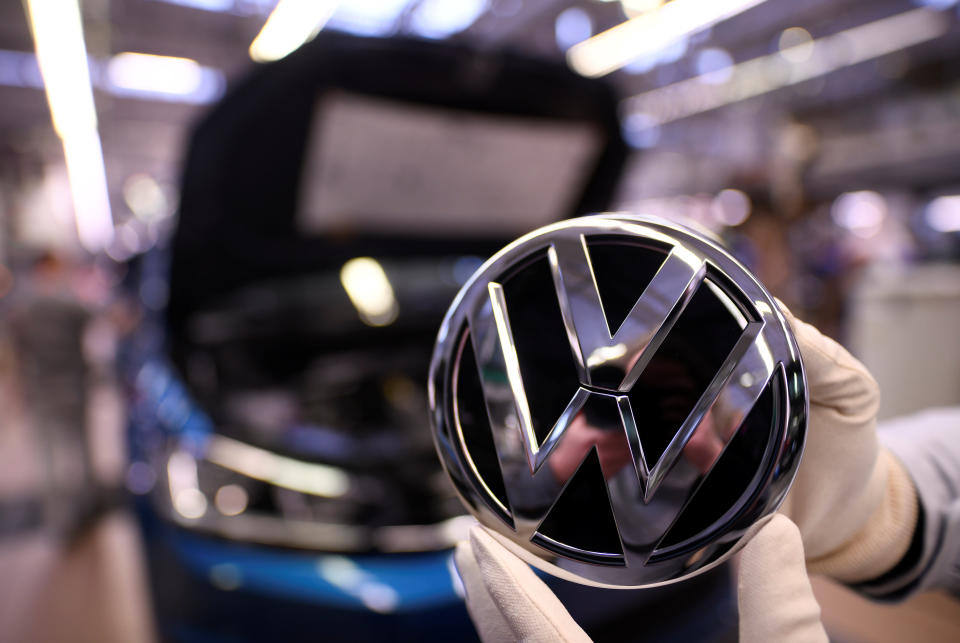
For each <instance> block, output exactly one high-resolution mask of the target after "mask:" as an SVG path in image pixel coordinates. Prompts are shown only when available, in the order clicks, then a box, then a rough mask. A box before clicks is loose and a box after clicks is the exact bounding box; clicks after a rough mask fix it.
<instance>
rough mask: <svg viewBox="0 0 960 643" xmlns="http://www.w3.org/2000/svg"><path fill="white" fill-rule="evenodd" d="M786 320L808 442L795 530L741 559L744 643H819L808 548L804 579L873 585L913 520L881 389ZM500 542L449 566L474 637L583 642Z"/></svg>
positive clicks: (767, 536)
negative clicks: (881, 411)
mask: <svg viewBox="0 0 960 643" xmlns="http://www.w3.org/2000/svg"><path fill="white" fill-rule="evenodd" d="M783 310H784V314H785V315H786V317H787V319H788V321H789V323H790V324H791V326H792V328H793V331H794V334H795V335H796V338H797V343H798V345H799V347H800V354H801V356H802V358H803V360H804V366H805V368H806V373H807V384H808V394H809V396H810V416H809V420H808V433H807V442H806V448H805V452H804V455H803V461H802V463H801V466H800V469H799V471H798V474H797V478H796V480H795V481H794V485H793V487H792V489H791V491H790V493H789V494H788V496H787V498H786V500H785V502H784V505H783V507H782V508H781V511H782V512H783V513H784V514H786V515H787V516H789V517H790V518H792V519H793V520H794V521H795V522H796V525H794V524H793V523H791V521H790V520H788V519H786V518H784V517H783V516H775V517H774V518H773V519H772V520H770V521H769V522H768V523H767V524H766V525H765V526H764V527H763V528H762V529H760V530H759V531H758V533H757V534H756V535H755V536H754V537H753V539H752V540H751V541H750V542H748V543H747V545H746V546H745V547H744V550H743V555H742V561H741V565H742V567H741V571H740V582H739V592H738V597H739V605H740V634H741V640H743V641H754V640H765V641H766V640H788V641H790V640H796V641H801V640H803V641H806V640H826V635H825V633H824V631H823V628H822V626H821V625H820V622H819V607H818V606H817V604H816V601H815V599H814V598H813V595H812V593H811V591H810V586H809V580H808V579H807V575H806V570H805V569H804V548H806V554H807V562H808V565H809V568H810V569H811V571H816V572H819V573H825V574H828V575H830V576H833V577H834V578H836V579H838V580H842V581H846V582H858V581H862V580H869V579H872V578H876V577H878V576H881V575H882V574H883V573H884V572H886V571H888V570H889V569H891V568H892V567H894V566H895V565H896V563H897V562H898V561H899V560H900V559H901V558H902V557H903V555H904V554H905V553H906V551H907V549H908V548H909V546H910V542H911V539H912V538H913V533H914V530H915V528H916V522H917V515H918V509H917V506H918V505H917V495H916V490H915V489H914V487H913V484H912V482H911V480H910V477H909V475H908V474H907V473H906V471H905V470H904V468H903V466H902V465H901V464H900V463H899V462H898V461H897V460H896V459H895V458H894V457H893V456H891V455H890V454H889V453H888V452H887V451H885V450H883V449H881V448H880V447H879V446H878V442H877V436H876V413H877V407H878V401H879V392H878V390H877V384H876V382H875V381H874V379H873V378H872V377H871V376H870V374H869V373H868V372H867V370H866V368H865V367H864V366H863V365H862V364H861V363H860V362H858V361H857V360H856V359H854V358H853V357H852V356H851V355H850V354H849V353H848V352H847V351H846V350H845V349H844V348H843V347H841V346H840V345H839V344H837V343H836V342H834V341H833V340H831V339H829V338H827V337H825V336H823V335H822V334H821V333H820V332H819V331H818V330H817V329H816V328H814V327H813V326H810V325H809V324H806V323H804V322H801V321H799V320H797V319H796V318H794V317H793V316H792V315H791V314H790V312H789V311H788V310H786V308H783ZM495 538H496V536H492V535H491V534H489V533H487V532H486V531H484V530H482V529H480V528H477V529H475V530H474V531H473V532H472V534H471V539H470V543H469V545H467V544H466V543H461V545H460V546H459V547H458V548H457V555H456V556H457V565H458V569H460V572H461V575H462V576H463V579H464V584H465V586H466V590H467V605H468V608H469V610H470V613H471V616H472V617H473V620H474V623H475V624H476V625H477V627H478V631H479V632H480V634H481V637H482V638H483V639H484V640H485V641H503V640H526V641H540V640H543V641H546V640H566V641H583V640H589V639H588V638H587V637H586V634H585V633H584V632H583V630H582V629H580V627H579V626H577V624H576V623H575V622H574V621H573V619H572V618H571V617H570V616H569V614H568V613H567V611H566V610H565V609H564V607H563V605H562V604H561V603H560V601H559V600H558V599H557V598H556V597H555V596H554V595H553V594H552V592H550V590H549V589H548V588H547V587H546V585H545V584H543V582H542V581H540V580H539V579H538V578H537V577H536V575H535V574H533V573H532V572H531V571H530V569H529V568H528V567H527V565H526V564H525V563H523V562H522V561H520V560H519V559H517V558H516V557H514V556H513V554H511V553H509V552H508V551H506V550H505V549H504V548H503V547H502V546H501V545H500V544H498V543H497V542H496V540H495ZM801 539H802V541H801Z"/></svg>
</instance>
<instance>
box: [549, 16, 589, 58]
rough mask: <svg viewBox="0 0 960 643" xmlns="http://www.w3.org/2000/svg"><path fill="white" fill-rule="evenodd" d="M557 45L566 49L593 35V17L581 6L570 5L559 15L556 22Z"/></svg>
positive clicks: (561, 48) (562, 49)
mask: <svg viewBox="0 0 960 643" xmlns="http://www.w3.org/2000/svg"><path fill="white" fill-rule="evenodd" d="M554 35H555V37H556V39H557V47H559V48H560V50H561V51H566V50H567V49H569V48H570V47H572V46H574V45H575V44H577V43H578V42H583V41H584V40H586V39H587V38H589V37H590V36H592V35H593V19H591V18H590V14H589V13H587V12H586V11H585V10H583V9H581V8H580V7H569V8H567V9H564V10H563V11H561V12H560V13H559V14H558V15H557V19H556V21H555V22H554Z"/></svg>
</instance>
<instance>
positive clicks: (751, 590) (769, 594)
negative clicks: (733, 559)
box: [737, 514, 828, 643]
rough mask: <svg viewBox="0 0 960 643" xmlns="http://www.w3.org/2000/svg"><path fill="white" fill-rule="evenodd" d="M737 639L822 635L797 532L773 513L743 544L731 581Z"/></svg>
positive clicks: (800, 639)
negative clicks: (735, 579) (734, 593)
mask: <svg viewBox="0 0 960 643" xmlns="http://www.w3.org/2000/svg"><path fill="white" fill-rule="evenodd" d="M737 602H738V604H739V609H740V642H741V643H754V642H756V641H763V642H766V641H779V642H781V643H810V642H816V641H827V640H828V639H827V633H826V631H825V630H824V629H823V624H822V623H821V622H820V606H819V605H818V604H817V600H816V598H814V596H813V590H812V589H811V587H810V579H809V577H808V576H807V570H806V567H805V565H804V558H803V543H802V542H801V541H800V532H799V530H798V529H797V527H796V525H794V524H793V523H792V522H790V519H789V518H787V517H786V516H783V515H781V514H776V515H774V516H773V518H772V519H771V520H770V522H768V523H767V524H766V525H765V526H764V527H763V528H762V529H760V531H758V532H757V534H756V535H754V537H753V538H752V539H751V540H750V542H748V543H747V545H746V546H745V547H744V548H743V553H742V555H741V557H740V577H739V582H738V586H737Z"/></svg>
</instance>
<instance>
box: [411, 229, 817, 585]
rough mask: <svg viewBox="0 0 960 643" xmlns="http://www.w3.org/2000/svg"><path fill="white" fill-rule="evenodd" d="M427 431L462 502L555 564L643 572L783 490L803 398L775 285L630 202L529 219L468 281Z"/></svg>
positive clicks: (732, 527)
mask: <svg viewBox="0 0 960 643" xmlns="http://www.w3.org/2000/svg"><path fill="white" fill-rule="evenodd" d="M430 407H431V420H432V424H433V430H434V438H435V442H436V445H437V450H438V452H439V454H440V459H441V461H442V462H443V465H444V469H445V470H446V472H447V474H448V476H449V477H450V479H451V480H452V481H453V483H454V486H455V487H456V489H457V492H458V493H459V495H460V497H461V499H462V500H463V502H464V504H465V505H466V506H467V507H468V508H469V510H470V512H471V513H472V514H473V515H474V516H475V517H476V518H477V519H478V520H479V521H480V522H481V523H482V524H484V525H485V526H486V527H488V528H489V529H490V530H491V531H493V532H494V533H495V535H497V536H498V538H499V540H501V541H502V542H503V543H504V544H505V545H506V546H508V547H509V548H510V549H511V550H513V551H514V552H515V553H517V554H518V555H519V556H521V557H522V558H523V559H524V560H526V561H527V562H529V563H532V564H534V565H536V566H538V567H540V568H542V569H544V570H546V571H548V572H550V573H552V574H555V575H557V576H560V577H563V578H566V579H568V580H574V581H577V582H580V583H585V584H590V585H597V586H603V587H648V586H652V585H658V584H663V583H668V582H673V581H677V580H680V579H683V578H686V577H688V576H691V575H693V574H696V573H699V572H702V571H704V570H706V569H709V568H711V567H713V566H715V565H717V564H719V563H720V562H721V561H723V560H725V559H726V558H727V557H729V556H730V555H731V554H732V553H733V552H735V551H736V550H737V549H738V548H739V546H740V545H741V544H742V543H743V540H744V536H745V535H746V534H747V533H748V531H749V530H750V528H751V527H752V526H753V525H755V524H757V523H758V522H760V521H762V520H763V519H765V518H766V517H768V516H769V515H770V514H772V513H773V512H774V511H775V510H776V509H777V507H778V506H779V505H780V503H781V501H782V500H783V498H784V496H785V495H786V492H787V489H788V488H789V486H790V483H791V482H792V480H793V477H794V474H795V473H796V470H797V466H798V465H799V460H800V454H801V451H802V447H803V439H804V434H805V430H806V415H807V396H806V383H805V379H804V374H803V368H802V365H801V362H800V355H799V351H798V350H797V345H796V342H795V340H794V338H793V336H792V334H791V331H790V329H789V327H788V325H787V323H786V321H785V319H784V317H783V315H782V314H781V312H780V310H779V308H778V307H777V305H776V303H775V301H774V299H773V297H772V296H771V295H770V294H769V293H768V292H767V291H766V290H765V289H764V288H763V286H761V285H760V283H759V282H758V281H757V280H756V278H755V277H753V276H752V275H751V274H750V273H749V272H748V271H747V270H746V269H745V268H744V267H743V266H742V265H741V264H740V263H738V262H737V261H736V260H735V259H734V258H733V257H731V256H730V255H729V254H728V253H727V252H726V251H725V250H723V249H722V248H721V247H720V246H719V245H718V244H717V243H715V242H714V241H712V240H710V239H709V238H708V237H707V236H705V235H703V234H700V233H698V232H695V231H693V230H691V229H687V228H685V227H682V226H679V225H677V224H674V223H669V222H666V221H663V220H659V219H655V218H651V217H641V216H635V215H626V214H603V215H596V216H591V217H583V218H579V219H572V220H570V221H565V222H561V223H557V224H555V225H550V226H547V227H544V228H541V229H539V230H536V231H534V232H532V233H530V234H528V235H526V236H525V237H522V238H521V239H519V240H517V241H515V242H513V243H512V244H510V245H508V246H507V247H506V248H504V249H503V250H501V251H500V252H498V253H497V254H496V255H494V256H493V257H492V258H491V259H490V260H488V261H487V262H486V263H485V264H484V265H483V266H481V267H480V269H478V270H477V272H476V273H474V275H473V276H472V277H471V279H470V280H469V281H468V282H467V284H466V285H465V286H464V287H463V289H462V290H461V291H460V293H459V294H458V295H457V297H456V299H455V300H454V302H453V305H452V306H451V308H450V310H449V311H448V312H447V315H446V317H445V319H444V321H443V324H442V326H441V328H440V332H439V335H438V338H437V344H436V347H435V350H434V354H433V360H432V363H431V368H430Z"/></svg>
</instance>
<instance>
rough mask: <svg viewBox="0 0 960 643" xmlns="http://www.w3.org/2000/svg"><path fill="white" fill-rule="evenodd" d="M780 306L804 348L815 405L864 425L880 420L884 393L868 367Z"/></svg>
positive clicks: (842, 418)
mask: <svg viewBox="0 0 960 643" xmlns="http://www.w3.org/2000/svg"><path fill="white" fill-rule="evenodd" d="M778 303H779V304H780V310H782V311H783V314H784V316H785V317H786V318H787V321H788V322H789V324H790V327H791V328H792V329H793V334H794V336H795V337H796V338H797V344H798V345H799V347H800V356H801V357H802V358H803V364H804V370H805V371H806V374H807V388H808V390H809V393H810V400H811V404H814V405H818V406H821V407H827V408H830V409H833V410H835V411H836V412H837V413H838V415H839V416H840V418H839V419H840V420H842V421H847V422H855V423H860V422H865V421H869V420H870V419H872V418H874V417H876V414H877V409H878V407H879V402H880V393H879V388H878V386H877V382H876V380H874V379H873V376H872V375H870V372H869V371H868V370H867V367H866V366H864V365H863V364H862V363H860V361H859V360H858V359H857V358H855V357H854V356H853V355H851V354H850V353H849V351H847V349H845V348H844V347H843V346H841V345H840V344H838V343H837V342H835V341H834V340H832V339H830V338H829V337H827V336H826V335H824V334H823V333H821V332H820V331H819V330H817V328H816V327H814V326H812V325H810V324H808V323H806V322H804V321H801V320H799V319H797V318H796V317H794V316H793V313H791V312H790V310H789V309H788V308H787V307H786V306H784V305H783V304H782V303H780V302H778Z"/></svg>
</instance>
